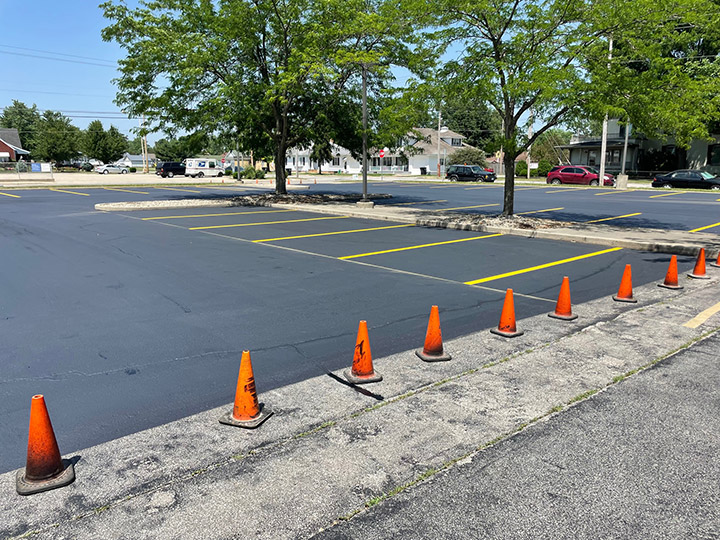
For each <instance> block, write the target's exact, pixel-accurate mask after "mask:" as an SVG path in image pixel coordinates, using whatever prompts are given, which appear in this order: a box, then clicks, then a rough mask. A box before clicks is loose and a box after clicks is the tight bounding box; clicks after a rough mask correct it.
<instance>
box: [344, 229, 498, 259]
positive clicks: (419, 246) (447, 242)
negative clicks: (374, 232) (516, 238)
mask: <svg viewBox="0 0 720 540" xmlns="http://www.w3.org/2000/svg"><path fill="white" fill-rule="evenodd" d="M495 236H502V234H500V233H497V234H487V235H485V236H473V237H472V238H461V239H459V240H447V241H445V242H434V243H432V244H420V245H418V246H408V247H402V248H396V249H386V250H384V251H373V252H371V253H358V254H357V255H346V256H345V257H338V259H340V260H343V261H344V260H347V259H357V258H359V257H369V256H371V255H382V254H383V253H395V252H397V251H408V250H410V249H420V248H426V247H433V246H444V245H446V244H457V243H458V242H469V241H471V240H480V239H482V238H493V237H495Z"/></svg>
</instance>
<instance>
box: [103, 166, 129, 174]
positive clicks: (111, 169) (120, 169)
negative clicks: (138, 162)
mask: <svg viewBox="0 0 720 540" xmlns="http://www.w3.org/2000/svg"><path fill="white" fill-rule="evenodd" d="M95 172H99V173H100V174H110V173H115V174H127V173H128V172H129V169H128V168H127V167H124V166H122V165H113V164H109V165H100V166H98V167H95Z"/></svg>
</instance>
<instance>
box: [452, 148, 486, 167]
mask: <svg viewBox="0 0 720 540" xmlns="http://www.w3.org/2000/svg"><path fill="white" fill-rule="evenodd" d="M462 163H467V164H468V165H480V166H481V167H484V166H485V152H483V151H482V150H478V149H476V148H463V149H461V150H458V151H457V152H453V153H452V154H451V155H449V156H448V165H459V164H462Z"/></svg>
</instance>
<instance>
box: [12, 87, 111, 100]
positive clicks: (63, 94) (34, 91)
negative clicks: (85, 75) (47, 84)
mask: <svg viewBox="0 0 720 540" xmlns="http://www.w3.org/2000/svg"><path fill="white" fill-rule="evenodd" d="M0 92H26V93H28V94H52V95H56V96H78V97H100V98H109V97H112V96H108V95H100V94H76V93H74V92H50V91H48V90H19V89H17V88H0Z"/></svg>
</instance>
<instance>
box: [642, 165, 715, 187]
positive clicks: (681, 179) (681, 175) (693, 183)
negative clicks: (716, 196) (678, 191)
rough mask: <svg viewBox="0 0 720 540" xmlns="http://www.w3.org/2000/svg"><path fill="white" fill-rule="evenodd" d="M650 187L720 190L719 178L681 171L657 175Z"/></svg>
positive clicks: (698, 172)
mask: <svg viewBox="0 0 720 540" xmlns="http://www.w3.org/2000/svg"><path fill="white" fill-rule="evenodd" d="M652 187H661V188H674V187H675V188H685V189H690V188H695V189H720V177H718V176H715V175H713V174H711V173H709V172H707V171H698V170H693V169H682V170H679V171H673V172H671V173H668V174H658V175H656V176H655V178H653V181H652Z"/></svg>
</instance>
